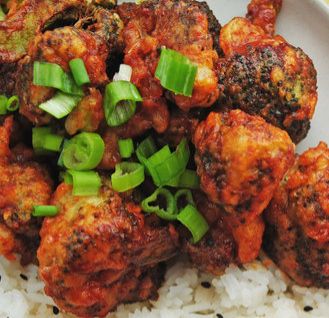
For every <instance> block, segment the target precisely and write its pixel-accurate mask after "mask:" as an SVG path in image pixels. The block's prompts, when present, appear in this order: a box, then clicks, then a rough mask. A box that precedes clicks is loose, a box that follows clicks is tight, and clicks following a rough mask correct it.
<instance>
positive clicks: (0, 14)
mask: <svg viewBox="0 0 329 318" xmlns="http://www.w3.org/2000/svg"><path fill="white" fill-rule="evenodd" d="M4 20H6V14H5V13H4V12H3V9H2V6H1V4H0V21H4Z"/></svg>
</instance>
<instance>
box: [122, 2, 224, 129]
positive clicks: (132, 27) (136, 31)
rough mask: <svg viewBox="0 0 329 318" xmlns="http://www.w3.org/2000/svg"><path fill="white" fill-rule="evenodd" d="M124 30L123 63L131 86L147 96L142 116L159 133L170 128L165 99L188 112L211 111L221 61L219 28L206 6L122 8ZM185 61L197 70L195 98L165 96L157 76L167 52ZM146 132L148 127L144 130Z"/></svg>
mask: <svg viewBox="0 0 329 318" xmlns="http://www.w3.org/2000/svg"><path fill="white" fill-rule="evenodd" d="M118 12H119V15H120V17H121V18H122V19H123V21H124V24H125V28H124V31H123V38H124V42H125V56H124V62H125V63H126V64H128V65H130V66H131V67H132V69H133V73H132V82H133V83H134V84H135V85H136V86H137V87H138V89H139V90H140V92H141V95H142V96H143V104H142V109H141V114H142V116H143V117H144V118H146V119H147V120H148V121H149V122H150V127H149V128H151V127H153V128H154V129H155V130H156V131H157V132H158V133H163V132H164V131H165V130H166V129H167V127H168V125H169V111H168V107H167V101H166V98H165V97H167V98H168V99H170V100H172V101H174V103H175V104H176V105H177V106H178V107H180V108H181V109H183V110H184V111H188V110H190V109H191V108H193V107H210V106H211V105H212V104H213V103H214V102H215V101H216V100H217V98H218V93H219V90H218V87H217V84H218V80H217V75H216V72H215V64H216V62H217V60H218V54H217V52H216V47H217V43H216V45H214V40H213V36H214V34H215V32H217V34H218V31H219V29H220V25H219V23H218V22H217V20H216V18H215V17H214V15H213V13H212V12H211V10H210V9H209V7H208V6H207V5H206V4H205V3H199V2H197V1H187V0H182V1H173V0H152V1H144V2H143V3H142V4H141V5H136V4H132V3H124V4H123V5H121V6H119V7H118ZM164 46H165V47H167V48H170V49H173V50H176V51H179V52H180V53H182V54H184V55H186V56H187V57H188V58H189V59H190V60H191V61H193V62H194V63H195V64H196V65H197V66H198V70H197V75H196V80H195V85H194V90H193V94H192V97H185V96H181V95H175V94H171V93H170V92H165V90H164V89H163V88H162V86H161V85H160V82H159V80H158V79H156V78H155V71H156V68H157V65H158V61H159V57H160V52H161V48H162V47H164ZM144 127H145V128H146V126H144Z"/></svg>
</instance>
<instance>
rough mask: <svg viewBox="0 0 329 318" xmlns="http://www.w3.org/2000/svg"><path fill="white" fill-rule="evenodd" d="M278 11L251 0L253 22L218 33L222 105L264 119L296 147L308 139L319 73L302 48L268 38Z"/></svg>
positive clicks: (241, 21)
mask: <svg viewBox="0 0 329 318" xmlns="http://www.w3.org/2000/svg"><path fill="white" fill-rule="evenodd" d="M279 8H280V1H276V0H272V1H268V0H256V1H252V3H251V4H250V6H249V13H248V17H249V18H250V19H251V21H250V20H248V19H245V18H234V19H232V20H231V21H230V22H229V23H228V24H227V25H225V26H224V27H223V28H222V30H221V33H220V45H221V47H222V49H223V51H224V54H225V58H224V59H222V60H221V61H220V63H219V64H218V73H219V87H220V92H221V93H220V103H221V104H222V105H224V106H226V107H228V108H239V109H242V110H243V111H245V112H247V113H249V114H253V115H259V116H262V117H263V118H264V119H265V120H266V121H267V122H269V123H271V124H273V125H275V126H277V127H280V128H281V129H284V130H286V131H287V132H288V133H289V135H290V137H291V138H292V140H293V141H294V142H295V143H298V142H299V141H301V140H302V139H303V138H305V136H306V135H307V132H308V130H309V128H310V120H311V119H312V117H313V114H314V110H315V106H316V103H317V73H316V70H315V68H314V65H313V62H312V60H311V59H310V58H309V57H308V56H307V55H306V54H305V53H304V52H303V51H302V50H301V49H300V48H295V47H294V46H292V45H290V44H288V43H287V42H286V41H285V40H284V39H283V38H282V37H280V36H272V35H271V34H272V33H273V30H274V26H273V25H274V21H275V16H276V13H277V12H278V10H279ZM268 10H269V11H270V12H272V13H271V14H269V16H267V14H268V12H269V11H268ZM275 12H276V13H275ZM271 21H272V22H271ZM252 22H254V23H255V24H253V23H252ZM263 28H264V29H263Z"/></svg>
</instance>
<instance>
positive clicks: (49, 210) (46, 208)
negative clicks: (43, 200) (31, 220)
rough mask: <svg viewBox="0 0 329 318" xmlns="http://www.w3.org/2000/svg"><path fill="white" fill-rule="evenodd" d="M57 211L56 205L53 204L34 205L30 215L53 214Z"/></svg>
mask: <svg viewBox="0 0 329 318" xmlns="http://www.w3.org/2000/svg"><path fill="white" fill-rule="evenodd" d="M57 213H58V207H57V206H55V205H36V206H34V210H33V212H32V216H35V217H42V216H48V217H49V216H55V215H56V214H57Z"/></svg>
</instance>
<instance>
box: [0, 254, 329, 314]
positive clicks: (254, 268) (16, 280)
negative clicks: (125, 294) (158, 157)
mask: <svg viewBox="0 0 329 318" xmlns="http://www.w3.org/2000/svg"><path fill="white" fill-rule="evenodd" d="M263 263H266V264H271V263H270V262H269V260H268V259H265V258H264V256H263ZM268 267H269V268H268V269H267V268H266V267H265V266H264V265H263V264H262V263H261V262H260V261H256V262H254V263H252V264H248V265H246V266H244V267H243V268H238V267H236V266H231V267H230V268H228V269H227V270H226V271H225V273H224V274H223V275H222V276H221V277H213V276H210V275H206V274H202V273H199V272H198V271H197V270H196V269H193V268H190V267H189V265H188V263H187V262H184V261H181V262H179V263H177V264H175V265H173V266H172V267H171V268H170V269H169V270H168V272H167V274H166V281H165V283H164V284H163V286H162V287H161V288H160V290H159V294H160V298H159V300H158V301H156V302H150V303H140V304H130V305H121V306H119V308H118V310H117V312H116V313H112V314H109V315H108V318H169V317H170V318H183V317H184V318H186V317H188V318H221V317H223V318H240V317H241V318H242V317H266V318H310V317H312V318H329V291H328V290H321V289H316V288H302V287H299V286H296V285H293V284H291V282H290V281H289V280H288V279H287V278H286V277H284V275H283V274H282V273H281V272H280V271H279V270H278V269H277V268H275V266H274V265H273V264H271V265H270V266H268ZM21 274H23V275H25V276H26V277H27V280H26V279H25V277H24V276H23V277H21ZM0 275H1V281H0V318H7V317H9V318H32V317H34V318H35V317H38V318H48V317H58V318H66V317H72V316H69V315H64V314H62V313H58V314H56V315H55V313H57V310H56V309H55V310H53V306H54V303H53V301H52V299H51V298H49V297H47V296H46V295H45V294H44V293H43V283H42V282H40V280H39V279H38V277H37V267H36V266H33V265H30V266H28V267H26V268H22V267H20V265H19V264H18V262H8V261H7V260H5V259H4V258H2V257H0ZM304 308H305V310H304Z"/></svg>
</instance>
